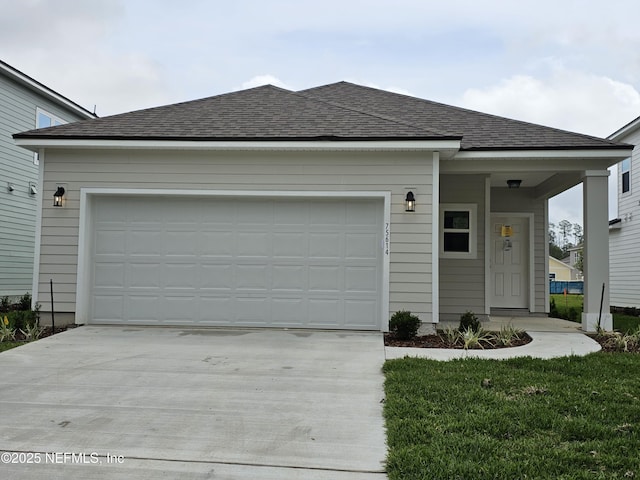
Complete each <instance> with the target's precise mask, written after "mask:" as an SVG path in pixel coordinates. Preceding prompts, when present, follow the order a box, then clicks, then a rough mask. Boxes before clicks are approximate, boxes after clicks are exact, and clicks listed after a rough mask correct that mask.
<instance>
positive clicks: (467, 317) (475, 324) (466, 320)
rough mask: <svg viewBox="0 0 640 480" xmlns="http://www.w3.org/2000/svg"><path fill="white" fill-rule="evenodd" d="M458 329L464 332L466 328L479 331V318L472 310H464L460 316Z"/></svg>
mask: <svg viewBox="0 0 640 480" xmlns="http://www.w3.org/2000/svg"><path fill="white" fill-rule="evenodd" d="M458 330H460V331H461V332H464V331H466V330H472V331H474V332H478V331H480V320H478V317H476V316H475V315H474V314H473V312H466V313H464V314H463V315H461V316H460V326H459V327H458Z"/></svg>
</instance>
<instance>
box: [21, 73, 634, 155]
mask: <svg viewBox="0 0 640 480" xmlns="http://www.w3.org/2000/svg"><path fill="white" fill-rule="evenodd" d="M14 137H15V138H40V139H112V140H195V141H204V140H211V141H222V140H231V141H250V140H273V141H278V140H460V139H461V141H462V150H522V149H584V148H586V149H593V148H596V149H597V148H621V147H623V148H625V147H624V146H623V145H622V144H618V143H616V142H613V141H610V140H604V139H600V138H595V137H590V136H587V135H581V134H576V133H571V132H566V131H562V130H557V129H553V128H549V127H543V126H541V125H535V124H531V123H526V122H520V121H516V120H511V119H507V118H503V117H498V116H495V115H488V114H485V113H480V112H475V111H471V110H466V109H462V108H458V107H452V106H449V105H444V104H441V103H436V102H431V101H428V100H423V99H419V98H415V97H410V96H407V95H400V94H397V93H391V92H387V91H384V90H377V89H374V88H369V87H363V86H360V85H355V84H352V83H347V82H339V83H334V84H331V85H325V86H322V87H316V88H311V89H308V90H303V91H300V92H292V91H289V90H285V89H282V88H278V87H274V86H271V85H267V86H263V87H257V88H252V89H248V90H242V91H239V92H233V93H227V94H224V95H217V96H213V97H208V98H204V99H200V100H194V101H190V102H183V103H177V104H173V105H167V106H163V107H156V108H150V109H145V110H138V111H134V112H129V113H123V114H120V115H113V116H110V117H103V118H97V119H91V120H86V121H81V122H76V123H72V124H67V125H62V126H58V127H50V128H44V129H39V130H31V131H28V132H23V133H19V134H16V135H14Z"/></svg>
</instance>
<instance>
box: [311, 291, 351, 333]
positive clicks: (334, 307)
mask: <svg viewBox="0 0 640 480" xmlns="http://www.w3.org/2000/svg"><path fill="white" fill-rule="evenodd" d="M341 318H343V314H342V302H341V301H340V300H338V299H334V298H329V299H318V298H310V299H309V323H308V325H309V326H310V327H315V328H332V327H333V328H337V326H338V325H337V323H338V322H339V321H340V319H341Z"/></svg>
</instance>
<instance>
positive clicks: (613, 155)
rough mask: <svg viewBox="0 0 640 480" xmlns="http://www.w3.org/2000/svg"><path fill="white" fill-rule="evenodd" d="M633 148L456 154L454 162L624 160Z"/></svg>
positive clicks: (496, 151) (497, 151)
mask: <svg viewBox="0 0 640 480" xmlns="http://www.w3.org/2000/svg"><path fill="white" fill-rule="evenodd" d="M632 151H633V146H630V147H629V148H628V149H611V150H609V149H593V150H592V149H584V150H493V151H480V152H458V153H457V154H456V155H455V156H454V157H453V161H456V160H500V159H504V160H530V159H536V158H539V159H545V158H546V159H563V158H577V159H585V158H602V159H612V160H616V159H619V158H620V159H624V158H627V157H628V156H629V155H631V152H632Z"/></svg>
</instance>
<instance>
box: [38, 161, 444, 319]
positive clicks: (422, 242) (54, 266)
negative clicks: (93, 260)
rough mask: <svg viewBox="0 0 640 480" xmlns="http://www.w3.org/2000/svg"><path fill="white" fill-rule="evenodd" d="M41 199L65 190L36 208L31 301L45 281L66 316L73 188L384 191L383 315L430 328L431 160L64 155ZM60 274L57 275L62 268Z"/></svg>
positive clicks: (71, 298)
mask: <svg viewBox="0 0 640 480" xmlns="http://www.w3.org/2000/svg"><path fill="white" fill-rule="evenodd" d="M44 171H45V181H44V195H45V197H46V198H48V197H50V196H51V195H52V194H53V191H54V189H55V186H56V184H58V183H62V184H65V185H66V189H67V194H66V204H65V207H64V208H55V207H53V206H51V205H50V203H49V202H45V204H44V206H43V213H42V247H41V257H40V278H39V299H40V301H41V303H42V304H43V310H45V311H46V310H47V309H48V308H50V306H49V304H48V302H47V298H48V296H47V295H48V294H47V292H48V289H49V284H48V282H49V279H53V280H54V282H55V290H56V308H57V310H60V311H66V312H73V311H75V300H76V299H75V283H76V280H77V279H76V275H75V268H76V267H77V253H78V247H77V232H78V218H79V208H80V188H82V187H110V188H154V189H155V188H158V189H164V188H166V189H187V190H193V189H196V190H200V189H208V190H266V191H292V190H300V191H304V190H317V191H358V190H371V191H386V192H391V229H390V233H391V239H392V243H391V248H390V277H391V279H390V280H391V284H390V313H392V312H394V311H396V310H400V309H410V310H411V311H413V312H415V313H416V314H418V315H419V316H420V317H421V318H422V319H423V320H425V321H432V302H431V288H432V284H431V280H432V277H431V272H432V254H431V251H432V237H431V235H432V229H431V222H432V216H431V213H432V211H431V210H432V207H431V204H432V198H431V192H432V188H433V186H432V182H433V178H432V161H431V154H425V153H415V152H397V153H384V152H368V153H365V152H361V153H357V152H352V153H341V152H331V153H318V152H315V153H314V152H299V153H293V152H253V153H251V152H206V151H198V152H193V151H153V152H150V151H125V150H119V151H108V150H95V151H86V150H82V151H80V150H77V151H75V150H67V151H52V152H47V155H46V157H45V161H44ZM407 187H412V188H416V193H417V203H418V207H417V211H416V212H415V213H413V214H408V213H406V212H405V211H404V197H405V188H407ZM61 267H63V268H64V269H63V270H61Z"/></svg>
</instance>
